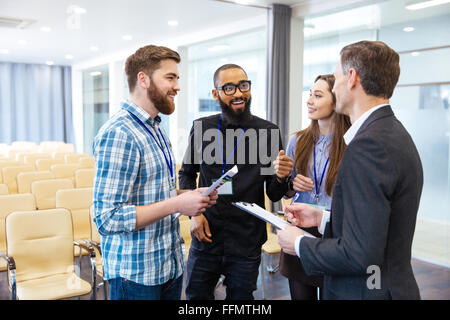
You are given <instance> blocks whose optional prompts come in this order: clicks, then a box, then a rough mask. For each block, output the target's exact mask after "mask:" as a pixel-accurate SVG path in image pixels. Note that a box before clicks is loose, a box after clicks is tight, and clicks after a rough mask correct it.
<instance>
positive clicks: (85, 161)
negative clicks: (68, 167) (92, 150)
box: [78, 157, 95, 168]
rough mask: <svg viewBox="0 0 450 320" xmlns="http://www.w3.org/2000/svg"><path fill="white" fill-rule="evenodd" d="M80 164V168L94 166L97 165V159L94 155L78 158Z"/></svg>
mask: <svg viewBox="0 0 450 320" xmlns="http://www.w3.org/2000/svg"><path fill="white" fill-rule="evenodd" d="M78 164H79V165H80V168H94V167H95V159H94V157H85V158H80V159H78Z"/></svg>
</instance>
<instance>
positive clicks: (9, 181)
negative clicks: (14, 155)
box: [2, 165, 34, 194]
mask: <svg viewBox="0 0 450 320" xmlns="http://www.w3.org/2000/svg"><path fill="white" fill-rule="evenodd" d="M33 170H34V167H32V166H25V165H23V166H17V167H4V168H3V169H2V173H3V183H5V184H6V185H8V189H9V193H10V194H16V193H17V175H18V174H19V173H21V172H29V171H33Z"/></svg>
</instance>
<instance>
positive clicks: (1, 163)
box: [0, 159, 20, 183]
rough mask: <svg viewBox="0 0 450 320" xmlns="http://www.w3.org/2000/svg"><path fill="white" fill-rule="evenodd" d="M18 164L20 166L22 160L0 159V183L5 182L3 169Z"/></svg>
mask: <svg viewBox="0 0 450 320" xmlns="http://www.w3.org/2000/svg"><path fill="white" fill-rule="evenodd" d="M17 166H20V162H19V161H16V160H3V159H0V183H3V174H2V169H3V168H4V167H17Z"/></svg>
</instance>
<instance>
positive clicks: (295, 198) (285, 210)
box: [283, 192, 300, 217]
mask: <svg viewBox="0 0 450 320" xmlns="http://www.w3.org/2000/svg"><path fill="white" fill-rule="evenodd" d="M299 196H300V193H299V192H296V193H295V194H294V197H292V201H291V203H290V204H289V206H290V205H292V204H293V203H294V202H295V201H296V200H297V199H298V197H299ZM289 206H286V207H285V208H284V212H283V213H284V216H285V217H286V216H287V214H288V212H287V208H288V207H289Z"/></svg>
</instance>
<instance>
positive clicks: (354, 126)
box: [344, 104, 388, 146]
mask: <svg viewBox="0 0 450 320" xmlns="http://www.w3.org/2000/svg"><path fill="white" fill-rule="evenodd" d="M385 106H388V104H380V105H378V106H375V107H373V108H370V109H369V110H367V111H366V112H364V113H363V114H362V115H361V116H360V117H359V118H358V120H356V121H355V123H353V124H352V126H351V127H350V128H349V129H348V130H347V132H346V133H345V134H344V140H345V144H346V145H347V146H348V145H349V144H350V142H352V140H353V138H354V137H355V135H356V133H357V132H358V130H359V128H361V126H362V125H363V123H364V122H366V120H367V118H369V117H370V115H371V114H372V113H374V112H375V111H377V110H378V109H380V108H382V107H385Z"/></svg>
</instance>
